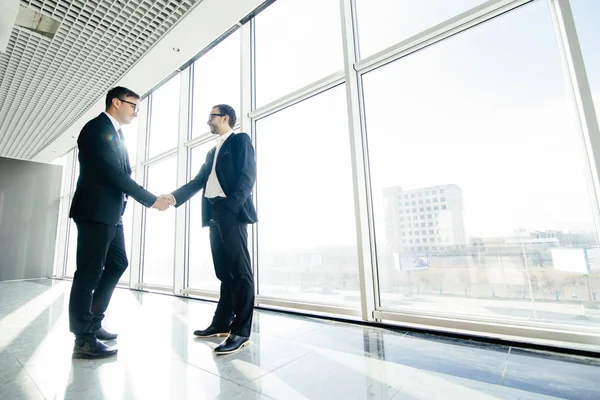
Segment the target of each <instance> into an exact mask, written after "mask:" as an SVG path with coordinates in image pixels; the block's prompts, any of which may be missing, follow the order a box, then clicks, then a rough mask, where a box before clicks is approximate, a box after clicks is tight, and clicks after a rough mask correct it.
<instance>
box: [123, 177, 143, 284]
mask: <svg viewBox="0 0 600 400" xmlns="http://www.w3.org/2000/svg"><path fill="white" fill-rule="evenodd" d="M131 179H134V180H135V171H134V172H133V173H132V174H131ZM134 207H141V206H136V201H135V200H133V199H131V198H130V199H129V201H128V202H127V207H126V208H125V213H124V214H123V217H122V220H123V235H124V236H125V250H126V252H127V259H128V260H129V262H130V263H131V242H132V240H133V209H134ZM129 275H130V273H129V267H128V268H127V270H125V272H124V273H123V275H122V276H121V280H120V282H121V283H126V282H129Z"/></svg>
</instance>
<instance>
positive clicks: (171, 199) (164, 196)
mask: <svg viewBox="0 0 600 400" xmlns="http://www.w3.org/2000/svg"><path fill="white" fill-rule="evenodd" d="M158 198H159V199H164V200H166V201H167V203H169V205H170V206H174V205H175V197H173V195H172V194H171V193H167V194H161V195H160V196H159V197H158Z"/></svg>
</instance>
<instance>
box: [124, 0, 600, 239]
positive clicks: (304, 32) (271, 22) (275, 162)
mask: <svg viewBox="0 0 600 400" xmlns="http://www.w3.org/2000/svg"><path fill="white" fill-rule="evenodd" d="M482 2H483V1H481V0H462V1H453V2H449V1H445V0H429V1H426V0H422V1H420V2H415V1H398V0H357V12H358V27H359V29H358V33H359V39H360V47H361V54H362V55H363V57H366V56H369V55H371V54H373V53H375V52H377V51H380V50H382V49H384V48H386V47H387V46H390V45H393V44H394V43H396V42H398V41H400V40H404V39H406V38H407V37H409V36H410V35H412V34H415V33H417V32H418V31H419V30H421V29H426V28H428V27H430V26H432V25H433V24H435V23H439V22H441V21H443V20H445V19H447V18H449V17H451V16H453V15H455V14H456V13H458V12H462V11H465V10H468V9H469V8H470V7H473V6H476V5H478V4H481V3H482ZM599 3H600V2H597V1H595V0H573V2H572V4H573V10H574V14H575V18H576V22H577V29H578V32H579V34H580V36H581V37H580V39H581V45H582V49H583V52H584V57H585V61H586V65H587V67H588V73H589V74H590V76H589V78H590V82H591V85H592V88H593V90H594V93H595V94H597V93H600V59H599V57H600V56H599V55H598V52H597V51H596V46H597V43H598V40H599V39H600V28H599V27H598V25H599V24H597V23H596V22H595V21H597V17H598V16H599V15H600V5H599ZM314 10H318V12H314ZM286 15H294V16H295V18H285V16H286ZM339 15H340V10H339V1H337V0H327V1H324V0H318V1H317V0H305V1H292V0H286V1H278V2H275V3H274V4H273V5H272V6H270V7H269V8H268V9H267V10H265V11H264V12H263V13H261V14H260V15H259V16H258V17H257V19H256V41H257V42H256V47H255V49H254V50H255V52H256V57H257V59H256V71H255V74H256V104H257V106H258V107H260V106H263V105H265V104H267V103H269V102H271V101H273V100H276V99H278V98H280V97H282V96H285V95H287V94H289V93H290V92H292V91H294V90H297V89H299V88H301V87H303V86H306V85H308V84H310V83H312V82H314V81H316V80H318V79H322V78H323V77H325V76H327V75H329V74H331V73H334V72H337V71H341V70H342V68H343V59H342V48H341V46H342V36H341V24H340V21H339ZM307 26H308V29H307ZM554 35H555V34H554V30H553V27H552V19H551V15H550V11H549V7H548V4H547V2H546V1H544V0H538V1H535V2H533V3H532V4H529V5H526V6H523V7H520V8H519V9H517V10H514V11H512V12H510V13H507V14H505V15H503V16H500V17H498V18H496V19H494V20H492V21H490V22H487V23H485V24H483V25H481V26H477V27H475V28H472V29H470V30H468V31H466V32H463V33H461V34H459V35H456V36H454V37H451V38H449V39H447V40H444V41H443V42H441V43H438V44H436V45H433V46H431V47H428V48H426V49H423V50H421V51H419V52H417V53H414V54H411V55H409V56H407V57H405V58H403V59H401V60H397V61H395V62H393V63H392V64H389V65H387V66H384V67H382V68H379V69H377V70H375V71H372V72H369V73H367V74H366V75H365V76H364V95H365V97H364V102H365V107H366V121H367V135H368V145H369V152H370V153H369V154H370V172H371V180H372V195H373V204H374V207H375V223H376V227H377V231H378V237H379V238H381V237H382V236H381V235H384V231H385V230H384V229H383V228H384V221H383V200H382V191H383V188H385V187H388V186H400V187H402V188H404V189H406V190H411V189H417V188H420V187H426V186H433V185H438V184H456V185H458V186H460V187H461V189H462V191H463V196H464V204H465V210H464V218H465V228H466V231H467V232H466V233H467V237H475V236H484V237H485V236H502V235H512V234H514V231H515V229H520V228H524V229H527V230H529V231H532V230H545V229H559V230H585V231H590V230H592V229H593V221H592V211H591V210H592V209H591V205H590V200H589V195H588V187H587V181H586V177H585V171H586V164H585V159H584V157H583V147H582V146H583V145H582V140H581V138H580V132H579V128H578V125H577V120H576V117H575V114H574V112H573V111H574V110H573V106H572V104H571V101H570V98H569V94H568V91H567V86H566V81H565V75H564V71H563V66H562V62H561V58H560V53H559V50H558V47H557V44H556V40H555V36H554ZM239 46H240V38H239V32H238V33H234V34H233V35H232V36H231V37H230V38H228V39H227V40H226V41H224V42H223V43H221V44H220V45H218V46H217V47H216V48H215V49H213V50H211V51H210V52H209V53H208V54H207V55H206V56H204V57H203V58H201V59H200V60H199V61H197V62H196V65H195V80H194V87H193V95H194V99H195V101H194V105H193V127H192V132H193V137H196V136H198V135H200V134H202V133H205V132H206V131H207V129H206V124H205V122H206V121H205V120H206V115H207V114H208V112H209V111H210V107H211V106H212V105H214V104H217V103H222V102H224V103H230V104H232V105H234V107H236V109H237V110H238V112H239V79H238V78H239V76H240V68H239V61H240V60H239V51H236V49H239ZM179 79H180V78H179V77H178V76H177V77H175V78H174V79H173V80H172V81H170V82H168V83H167V84H165V85H164V86H163V87H161V88H160V89H159V90H158V91H157V92H156V93H155V94H154V95H153V107H152V109H153V114H152V120H151V126H152V128H151V129H152V130H151V135H150V140H151V144H150V153H151V155H156V154H158V153H160V152H162V151H165V150H168V149H169V148H172V147H174V145H175V143H176V140H175V138H176V135H177V129H178V122H177V116H178V114H179V108H178V107H179V95H178V91H179V87H180V82H179ZM599 103H600V97H599V96H598V95H596V104H599ZM346 113H347V108H346V94H345V86H344V85H341V86H338V87H336V88H334V89H331V90H329V91H327V92H325V93H322V94H319V95H318V96H315V97H313V98H311V99H309V100H306V101H304V102H302V103H299V104H296V105H294V106H293V107H290V108H288V109H285V110H283V111H280V112H278V113H276V114H274V115H271V116H269V117H267V118H264V119H262V120H259V121H257V125H256V134H257V136H256V140H257V145H256V152H257V160H258V182H257V187H258V195H257V203H258V204H257V205H258V209H259V219H260V222H259V235H260V240H261V241H262V243H264V244H265V246H269V247H270V248H273V249H276V248H286V247H306V246H327V245H350V246H352V245H355V244H356V233H355V220H354V202H353V201H354V200H353V191H352V181H351V179H352V176H351V164H350V141H349V137H348V120H347V115H346ZM131 128H133V127H131ZM131 131H132V132H134V131H135V129H131ZM126 136H128V139H127V140H128V144H129V150H130V152H133V151H134V150H133V149H132V146H131V145H130V144H133V143H135V141H134V140H130V138H129V136H131V134H129V133H128V132H126ZM192 162H193V164H194V165H193V168H192V169H194V171H192V176H193V175H195V173H196V171H195V169H197V168H198V161H197V160H193V161H192ZM154 171H155V172H154V174H155V175H154V176H155V178H154V179H153V183H152V190H156V191H157V194H158V192H163V191H164V192H168V191H172V190H173V189H175V188H176V187H175V181H174V178H173V176H172V173H170V172H169V171H167V169H165V170H164V171H163V172H160V171H161V168H160V167H159V166H157V167H156V168H154ZM165 223H167V222H165ZM168 223H169V224H170V222H168ZM169 226H170V225H169Z"/></svg>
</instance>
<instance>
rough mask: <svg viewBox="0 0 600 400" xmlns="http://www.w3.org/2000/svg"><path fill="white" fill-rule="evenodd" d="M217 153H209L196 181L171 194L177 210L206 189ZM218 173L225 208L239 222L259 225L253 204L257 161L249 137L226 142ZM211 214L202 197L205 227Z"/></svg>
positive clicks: (231, 138) (219, 157) (213, 149)
mask: <svg viewBox="0 0 600 400" xmlns="http://www.w3.org/2000/svg"><path fill="white" fill-rule="evenodd" d="M216 149H217V148H216V146H215V147H214V148H212V149H211V150H210V151H209V152H208V154H207V155H206V161H205V162H204V164H203V165H202V168H200V172H198V175H196V177H195V178H194V179H192V180H191V181H189V182H188V183H187V184H185V185H183V186H182V187H180V188H179V189H177V190H175V191H174V192H173V193H171V194H172V195H173V196H174V197H175V202H176V205H175V207H179V206H180V205H182V204H183V203H185V202H186V201H188V200H189V199H190V198H191V197H192V196H193V195H195V194H196V193H198V192H199V191H200V190H202V189H205V188H206V182H207V181H208V176H209V175H210V172H211V171H212V166H213V161H214V158H215V152H216ZM215 173H216V174H217V179H218V180H219V184H220V185H221V188H222V189H223V192H225V196H227V198H226V199H225V200H223V202H224V204H225V206H226V207H227V208H229V209H230V210H231V211H232V212H233V213H234V214H237V216H238V221H240V222H243V223H247V224H252V223H254V222H256V221H257V218H256V209H255V208H254V204H253V202H252V187H253V186H254V182H256V160H255V159H254V147H252V142H251V141H250V136H248V135H247V134H246V133H238V134H232V135H231V136H229V137H228V138H227V140H225V142H223V144H222V145H221V149H220V150H219V155H218V156H217V166H216V169H215ZM211 212H212V205H211V204H210V203H209V202H208V199H207V198H206V197H204V196H202V226H208V222H209V221H210V217H211Z"/></svg>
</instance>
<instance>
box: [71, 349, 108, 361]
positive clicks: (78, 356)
mask: <svg viewBox="0 0 600 400" xmlns="http://www.w3.org/2000/svg"><path fill="white" fill-rule="evenodd" d="M116 355H117V352H116V351H115V352H114V353H110V354H102V355H99V356H92V355H89V354H73V360H98V359H100V358H108V357H112V356H116Z"/></svg>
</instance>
